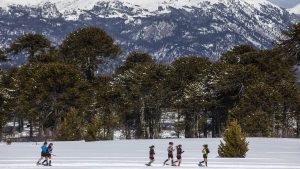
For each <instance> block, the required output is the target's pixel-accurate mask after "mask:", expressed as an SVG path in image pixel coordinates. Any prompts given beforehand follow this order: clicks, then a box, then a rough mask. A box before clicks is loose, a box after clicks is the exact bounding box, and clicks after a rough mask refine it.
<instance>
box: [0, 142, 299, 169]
mask: <svg viewBox="0 0 300 169" xmlns="http://www.w3.org/2000/svg"><path fill="white" fill-rule="evenodd" d="M169 141H173V142H174V144H175V145H177V144H182V145H183V150H184V151H185V153H184V154H183V155H182V157H183V160H182V165H181V167H176V168H183V169H188V168H199V167H198V166H197V163H198V162H199V161H200V160H202V155H201V148H202V145H203V144H208V145H209V148H210V151H211V153H210V154H209V158H208V166H209V168H210V169H219V168H222V169H224V168H225V169H300V161H299V159H300V142H299V141H300V140H299V139H273V138H249V139H248V141H249V142H250V146H249V148H250V150H249V152H248V153H247V157H246V158H218V157H217V156H218V155H217V147H218V144H219V143H220V139H211V138H209V139H173V140H170V139H161V140H117V141H100V142H88V143H86V142H83V141H79V142H54V150H53V154H55V155H56V156H54V157H53V158H52V164H53V167H51V168H52V169H118V168H120V169H142V168H149V167H146V166H145V163H146V162H148V151H149V148H148V147H149V146H150V145H155V152H156V155H155V162H154V163H153V166H152V167H150V168H174V167H171V166H162V163H163V161H164V160H165V159H166V157H167V146H168V142H169ZM41 144H42V143H37V144H36V143H13V144H12V145H5V144H4V143H0V152H1V153H0V168H1V169H32V168H39V167H37V166H35V163H36V161H37V159H38V158H39V155H40V147H41ZM174 156H175V157H176V155H175V154H174ZM41 167H42V166H41ZM42 168H44V167H42ZM201 168H202V167H201Z"/></svg>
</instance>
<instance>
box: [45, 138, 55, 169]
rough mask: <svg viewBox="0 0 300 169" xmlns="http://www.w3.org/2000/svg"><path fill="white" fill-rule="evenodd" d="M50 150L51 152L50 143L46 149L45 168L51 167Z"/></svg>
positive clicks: (51, 145)
mask: <svg viewBox="0 0 300 169" xmlns="http://www.w3.org/2000/svg"><path fill="white" fill-rule="evenodd" d="M52 150H53V143H50V144H49V146H48V148H47V151H46V162H47V163H46V165H45V166H52V165H51V156H52ZM48 160H49V163H48Z"/></svg>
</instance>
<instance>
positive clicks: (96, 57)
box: [60, 27, 121, 81]
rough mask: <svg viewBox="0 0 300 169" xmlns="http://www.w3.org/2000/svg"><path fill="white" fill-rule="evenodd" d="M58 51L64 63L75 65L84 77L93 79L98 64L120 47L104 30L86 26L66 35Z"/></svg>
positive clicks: (118, 52) (111, 55)
mask: <svg viewBox="0 0 300 169" xmlns="http://www.w3.org/2000/svg"><path fill="white" fill-rule="evenodd" d="M60 53H61V55H62V57H63V60H64V61H65V62H66V63H69V64H74V65H76V66H77V67H78V68H80V70H81V71H82V72H83V73H84V74H85V76H86V79H88V80H89V81H93V80H94V78H95V71H96V70H97V69H98V68H99V65H100V64H102V63H103V62H104V61H105V59H110V58H113V57H116V56H118V55H119V54H120V53H121V49H120V47H119V46H117V45H116V44H115V42H114V40H113V39H112V38H111V37H110V36H109V35H108V34H107V33H106V32H105V31H103V30H101V29H99V28H96V27H87V28H82V29H79V30H77V31H74V32H72V33H71V34H70V35H69V36H67V37H66V39H65V40H64V41H63V42H62V44H61V45H60Z"/></svg>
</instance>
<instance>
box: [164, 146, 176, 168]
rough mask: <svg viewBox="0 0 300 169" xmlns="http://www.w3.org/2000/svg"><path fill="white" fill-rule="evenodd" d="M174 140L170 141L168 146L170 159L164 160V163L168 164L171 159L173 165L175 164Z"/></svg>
mask: <svg viewBox="0 0 300 169" xmlns="http://www.w3.org/2000/svg"><path fill="white" fill-rule="evenodd" d="M173 145H174V144H173V142H169V147H168V149H167V150H168V159H166V161H165V162H164V165H166V163H167V162H168V161H169V160H172V161H171V162H172V164H171V165H172V166H175V164H174V161H173V151H174V148H173Z"/></svg>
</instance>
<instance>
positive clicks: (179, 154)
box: [174, 144, 184, 166]
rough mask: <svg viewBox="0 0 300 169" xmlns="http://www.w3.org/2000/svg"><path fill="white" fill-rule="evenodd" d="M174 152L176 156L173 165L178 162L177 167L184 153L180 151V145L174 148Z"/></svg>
mask: <svg viewBox="0 0 300 169" xmlns="http://www.w3.org/2000/svg"><path fill="white" fill-rule="evenodd" d="M176 151H177V156H176V158H177V160H176V161H175V162H174V163H177V162H178V165H177V166H180V164H181V154H182V153H184V151H182V145H181V144H179V145H178V146H176Z"/></svg>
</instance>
